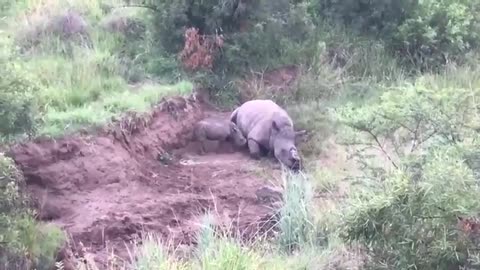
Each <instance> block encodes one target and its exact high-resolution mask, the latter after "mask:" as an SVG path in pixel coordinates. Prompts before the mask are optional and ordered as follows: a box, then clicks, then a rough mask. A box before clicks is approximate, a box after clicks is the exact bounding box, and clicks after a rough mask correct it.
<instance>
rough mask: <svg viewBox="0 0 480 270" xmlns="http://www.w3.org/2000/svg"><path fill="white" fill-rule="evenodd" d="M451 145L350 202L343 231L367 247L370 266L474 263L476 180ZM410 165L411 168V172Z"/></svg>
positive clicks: (479, 206) (434, 266)
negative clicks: (382, 187)
mask: <svg viewBox="0 0 480 270" xmlns="http://www.w3.org/2000/svg"><path fill="white" fill-rule="evenodd" d="M463 159H464V157H463V155H462V152H461V151H459V150H458V148H455V147H446V148H442V149H438V150H435V151H432V152H431V153H430V154H429V155H427V156H426V157H425V158H424V159H423V158H422V159H420V160H417V162H415V163H412V166H407V167H405V169H403V170H399V171H397V173H395V174H393V175H391V176H389V177H388V178H387V179H386V181H385V183H384V189H383V190H382V191H381V192H375V193H373V194H372V193H366V194H362V195H363V196H361V197H359V198H357V199H356V200H354V201H353V202H352V204H350V205H349V209H348V212H347V213H346V214H345V224H344V225H345V235H344V237H345V238H346V239H348V240H360V242H361V243H364V244H365V245H366V246H368V247H370V248H369V254H370V255H371V260H370V262H369V263H370V264H371V266H372V269H408V268H411V267H413V268H416V269H458V267H460V266H464V267H465V266H466V267H467V268H468V266H472V265H476V264H477V263H478V260H477V261H476V259H475V257H476V256H478V255H480V254H479V253H478V249H477V246H478V240H476V238H477V235H478V226H479V225H480V223H478V219H477V215H478V212H479V210H480V204H479V202H478V199H477V198H478V192H479V191H480V189H479V186H478V183H477V180H476V179H475V178H474V175H473V172H472V170H470V169H469V168H468V166H467V165H466V164H465V163H464V162H463ZM413 164H415V172H417V173H412V172H411V171H409V170H411V169H413Z"/></svg>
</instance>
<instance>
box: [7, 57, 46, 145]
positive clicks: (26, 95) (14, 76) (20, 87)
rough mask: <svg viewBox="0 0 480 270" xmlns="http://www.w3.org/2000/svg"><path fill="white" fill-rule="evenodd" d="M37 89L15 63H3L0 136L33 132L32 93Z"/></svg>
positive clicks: (33, 108) (33, 106) (34, 107)
mask: <svg viewBox="0 0 480 270" xmlns="http://www.w3.org/2000/svg"><path fill="white" fill-rule="evenodd" d="M38 90H39V88H38V87H37V86H36V85H35V83H33V81H32V80H30V79H29V78H28V76H26V75H25V74H24V73H21V72H20V71H19V70H18V69H17V68H16V66H15V65H12V64H6V63H4V64H3V68H2V70H1V71H0V136H6V137H8V136H14V135H19V134H22V133H28V134H31V133H33V132H34V130H35V117H34V116H35V112H36V106H35V101H34V94H35V92H36V91H38Z"/></svg>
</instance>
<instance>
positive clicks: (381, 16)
mask: <svg viewBox="0 0 480 270" xmlns="http://www.w3.org/2000/svg"><path fill="white" fill-rule="evenodd" d="M479 10H480V5H479V3H478V1H475V0H462V1H454V0H442V1H436V0H426V1H412V0H401V1H397V0H387V1H385V0H374V1H364V0H361V1H356V0H347V1H332V0H315V1H312V5H311V11H312V13H314V14H316V15H317V16H320V17H322V16H324V17H327V18H330V19H333V20H338V21H341V22H343V23H345V24H347V25H349V26H353V27H356V28H357V29H358V30H360V31H362V32H367V33H369V34H372V35H378V36H380V37H381V38H382V39H384V40H386V41H387V42H388V44H389V45H390V46H391V48H393V49H395V50H397V51H399V52H400V53H402V54H403V56H406V57H408V58H409V59H410V61H412V62H413V63H415V64H419V65H421V66H423V67H435V66H436V65H439V64H446V63H447V62H448V61H451V60H457V59H459V58H460V59H461V58H462V57H463V56H464V54H465V53H466V52H467V51H469V50H471V49H472V48H475V47H477V45H478V42H479V41H480V36H479V35H478V27H479V26H480V24H479V22H480V16H478V14H479V13H478V11H479Z"/></svg>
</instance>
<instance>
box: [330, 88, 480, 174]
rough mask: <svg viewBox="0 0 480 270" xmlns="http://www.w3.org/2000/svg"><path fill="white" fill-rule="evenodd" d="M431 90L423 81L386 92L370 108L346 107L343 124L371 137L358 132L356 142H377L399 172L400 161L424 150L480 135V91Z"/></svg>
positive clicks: (461, 89)
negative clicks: (477, 132)
mask: <svg viewBox="0 0 480 270" xmlns="http://www.w3.org/2000/svg"><path fill="white" fill-rule="evenodd" d="M431 87H432V88H430V87H429V86H428V85H425V83H424V82H422V81H421V80H419V81H418V82H417V83H415V84H406V85H404V86H403V87H396V88H394V89H391V90H389V91H386V92H385V93H384V94H383V95H382V96H381V97H380V99H379V100H378V102H376V103H373V104H371V105H370V106H364V107H361V108H355V107H354V106H352V105H351V104H347V105H346V106H344V107H342V108H340V109H339V110H338V116H339V120H340V121H341V122H342V123H343V124H345V125H347V126H349V127H351V128H353V129H355V130H357V131H360V132H362V133H363V135H365V136H366V137H365V136H358V135H356V134H355V133H354V134H353V136H354V137H353V138H352V140H351V141H350V144H356V145H363V146H367V147H368V146H369V145H370V146H371V145H372V143H373V145H374V146H376V147H377V148H378V149H380V150H381V152H383V154H384V155H385V156H386V157H387V158H388V159H389V161H390V162H391V163H392V165H393V166H394V167H396V168H399V166H400V165H399V164H398V160H399V158H403V157H405V156H406V155H409V154H411V153H413V152H415V151H417V150H421V149H422V147H423V146H432V145H437V144H455V143H460V142H463V141H465V140H468V139H469V138H472V136H475V134H476V130H478V128H480V127H479V126H478V123H479V122H478V119H479V118H478V117H479V111H478V105H477V103H476V100H477V98H478V96H479V95H480V92H479V90H478V89H469V88H454V87H435V86H433V85H432V86H431ZM407 144H410V145H407ZM365 150H367V149H365Z"/></svg>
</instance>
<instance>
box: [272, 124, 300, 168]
mask: <svg viewBox="0 0 480 270" xmlns="http://www.w3.org/2000/svg"><path fill="white" fill-rule="evenodd" d="M297 136H298V135H297V133H296V132H295V131H294V130H293V128H292V127H291V126H281V125H279V124H278V123H276V122H275V121H273V122H272V133H271V138H270V141H271V145H272V147H273V152H274V155H275V158H276V159H278V161H280V162H281V163H283V164H284V165H285V166H287V167H288V168H290V169H291V170H293V171H298V170H300V161H301V160H300V156H299V155H298V150H297V147H296V146H295V138H296V137H297Z"/></svg>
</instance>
